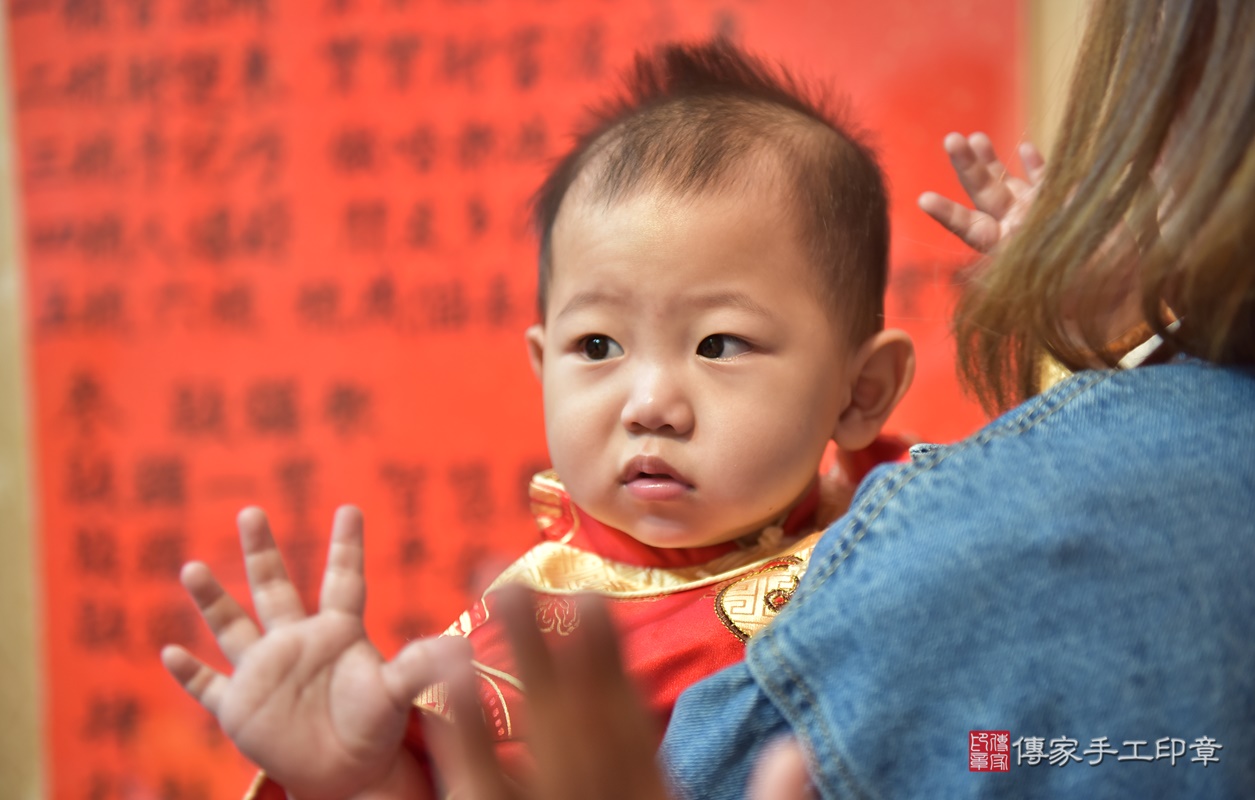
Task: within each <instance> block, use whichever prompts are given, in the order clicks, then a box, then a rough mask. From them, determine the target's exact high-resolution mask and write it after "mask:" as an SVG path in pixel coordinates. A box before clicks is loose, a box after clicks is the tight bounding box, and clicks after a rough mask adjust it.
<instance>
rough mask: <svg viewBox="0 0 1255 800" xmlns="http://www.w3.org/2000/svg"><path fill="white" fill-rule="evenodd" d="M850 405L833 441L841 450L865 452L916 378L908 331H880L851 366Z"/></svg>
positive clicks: (838, 422)
mask: <svg viewBox="0 0 1255 800" xmlns="http://www.w3.org/2000/svg"><path fill="white" fill-rule="evenodd" d="M849 374H850V375H851V376H852V380H851V384H850V387H851V388H850V403H849V405H847V406H846V407H845V410H844V411H842V412H841V416H840V417H839V418H838V419H837V427H836V430H835V431H833V436H832V438H833V439H834V440H835V441H836V443H837V446H838V447H840V448H841V449H842V450H862V449H863V448H864V447H867V446H868V445H870V444H871V443H872V441H873V440H875V438H876V437H877V436H878V435H879V434H880V429H881V428H883V427H884V425H885V421H886V420H888V419H889V415H890V414H891V413H892V412H893V409H895V408H897V405H898V403H899V402H900V401H901V400H902V396H903V395H905V394H906V390H907V389H908V388H910V385H911V379H912V378H914V377H915V345H914V344H913V343H912V342H911V337H910V336H908V335H907V334H906V332H905V331H899V330H886V331H880V332H879V333H877V334H876V335H875V336H873V337H871V338H870V339H868V340H867V341H866V342H864V343H863V346H862V347H860V348H859V349H858V352H857V353H855V354H854V359H853V360H852V361H851V362H850V371H849Z"/></svg>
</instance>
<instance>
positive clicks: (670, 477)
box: [619, 456, 693, 500]
mask: <svg viewBox="0 0 1255 800" xmlns="http://www.w3.org/2000/svg"><path fill="white" fill-rule="evenodd" d="M619 480H620V481H621V482H622V483H623V485H624V486H625V487H626V488H627V489H628V491H629V492H630V493H631V494H632V495H633V496H635V497H637V498H638V499H641V500H673V499H676V498H678V497H682V496H684V495H685V494H687V493H688V492H690V491H692V489H693V484H692V483H690V482H689V481H688V479H686V478H685V477H684V476H683V475H681V474H680V472H679V470H677V469H675V468H674V467H672V466H671V465H670V464H668V463H667V462H666V461H664V460H663V459H661V458H659V457H658V456H636V457H635V458H633V459H632V460H631V461H629V462H628V463H627V464H626V465H624V467H623V471H622V472H621V473H620V476H619Z"/></svg>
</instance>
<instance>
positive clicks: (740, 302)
mask: <svg viewBox="0 0 1255 800" xmlns="http://www.w3.org/2000/svg"><path fill="white" fill-rule="evenodd" d="M628 299H629V293H627V292H612V291H607V290H605V289H588V290H585V291H582V292H578V293H576V294H575V295H574V296H572V297H571V299H570V300H568V301H567V302H566V305H564V306H563V307H562V310H561V311H559V312H558V316H557V317H556V319H561V318H562V317H564V316H566V315H567V314H573V313H575V312H576V311H579V310H580V309H584V308H589V307H590V306H598V305H609V306H614V305H625V304H626V303H627V302H628ZM677 300H678V302H680V303H682V304H683V305H684V306H687V307H689V308H698V309H702V310H707V309H711V308H724V307H732V308H739V309H741V310H743V311H748V312H749V313H751V314H755V315H757V316H760V317H766V318H768V319H771V318H774V316H775V315H774V314H772V313H771V311H769V310H768V309H767V307H766V306H764V305H762V304H761V303H759V302H757V301H755V300H754V298H752V297H750V296H749V295H748V294H746V293H745V292H737V291H726V292H705V293H701V294H685V295H681V296H680V297H679V298H677Z"/></svg>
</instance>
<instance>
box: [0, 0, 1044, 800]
mask: <svg viewBox="0 0 1255 800" xmlns="http://www.w3.org/2000/svg"><path fill="white" fill-rule="evenodd" d="M8 13H9V15H10V20H11V31H12V41H13V46H12V58H13V75H14V82H15V86H14V94H15V97H16V108H17V127H18V154H19V159H20V163H19V172H20V175H21V180H22V199H23V216H24V219H25V223H24V227H25V238H24V245H23V249H24V257H25V264H26V269H27V280H26V285H27V291H28V299H27V303H28V309H29V312H28V320H29V331H28V334H29V336H28V340H29V341H30V343H31V344H30V347H31V353H30V359H29V363H31V364H32V365H33V367H32V369H33V375H32V392H33V400H34V402H33V404H32V405H33V407H34V408H35V410H36V419H35V423H36V428H35V435H34V437H33V440H34V442H35V447H36V452H35V463H36V465H37V472H36V475H37V482H38V489H39V506H38V509H39V511H38V518H39V520H40V523H39V524H40V527H39V542H40V546H41V551H42V569H43V586H44V595H43V609H44V621H45V632H44V637H45V638H44V646H45V654H46V661H45V663H46V665H47V672H46V680H45V687H46V698H47V703H46V712H45V716H46V730H47V746H48V753H49V759H50V770H49V773H50V775H51V777H52V796H53V797H55V798H65V799H66V800H70V799H72V800H80V799H82V800H87V799H88V798H91V800H105V799H106V798H113V797H119V798H122V797H125V798H148V797H162V798H171V799H174V798H180V799H182V798H188V799H192V798H208V797H224V796H225V797H231V796H235V795H236V794H237V793H238V792H239V791H240V790H241V789H242V788H243V786H244V785H245V784H246V782H247V779H248V775H249V772H250V769H249V767H248V766H247V765H246V764H245V763H244V762H243V759H241V758H240V757H239V756H238V754H236V753H235V751H234V750H233V749H232V747H231V745H230V743H229V742H226V741H224V740H223V738H222V737H221V735H220V734H219V733H218V732H217V730H216V728H215V726H214V725H213V723H212V720H211V719H210V718H209V717H208V715H207V714H205V713H204V712H202V711H201V710H200V709H199V708H197V707H195V705H194V704H193V703H192V702H191V701H190V700H188V699H187V698H186V697H184V696H183V695H182V694H181V692H180V690H179V689H178V688H177V687H176V686H175V685H174V683H173V682H172V681H171V680H170V679H169V678H168V677H166V676H165V675H164V673H163V671H162V670H161V667H160V665H159V663H158V660H157V652H158V649H159V647H160V645H161V644H162V643H164V642H168V641H177V642H181V643H183V644H186V645H188V646H189V647H191V648H193V649H194V650H195V651H196V652H199V653H201V654H204V655H210V654H211V652H212V651H213V645H212V642H211V641H210V640H209V638H208V636H207V635H206V633H205V632H204V631H203V630H202V628H201V626H200V623H199V621H198V619H197V617H196V615H195V611H194V609H193V608H192V606H191V605H190V603H189V602H188V601H187V600H186V599H185V598H184V597H183V595H182V592H181V590H180V589H179V587H178V585H177V579H176V576H177V573H178V569H179V565H180V564H181V563H182V562H183V561H184V560H187V559H190V558H198V559H202V560H205V561H207V562H209V563H210V565H211V566H212V567H213V568H214V569H215V570H216V571H217V572H218V573H219V575H220V576H221V577H222V578H223V579H224V582H225V583H226V584H227V585H228V587H229V588H230V589H232V590H233V591H236V592H238V593H241V594H242V593H243V591H244V581H243V574H242V571H241V568H240V564H239V559H238V548H237V543H236V539H235V532H234V526H233V523H232V521H233V517H234V514H235V512H236V511H237V510H238V509H239V508H240V507H242V506H244V505H246V504H260V505H262V506H264V507H266V508H267V509H268V510H269V511H270V513H271V519H272V522H273V524H274V527H275V529H276V532H277V534H278V537H279V539H280V543H281V545H283V546H284V548H285V552H286V553H287V555H288V557H289V562H290V566H291V568H292V571H293V572H294V575H295V577H296V579H297V581H298V582H299V584H300V586H301V588H302V591H303V593H304V595H305V597H306V598H307V601H312V598H313V597H314V595H315V593H316V589H317V580H318V573H319V570H320V567H321V559H322V553H323V543H324V541H325V535H326V533H325V532H326V528H327V525H328V522H329V520H330V517H331V511H332V509H333V508H334V507H335V506H336V505H337V504H339V503H342V502H353V503H356V504H358V505H359V506H361V507H362V508H363V509H364V511H365V515H366V519H367V522H368V530H367V535H368V547H369V550H368V563H367V571H368V582H369V585H370V587H371V599H370V607H369V609H368V612H367V617H368V627H369V629H370V631H371V633H372V635H373V636H374V637H375V640H376V642H377V643H378V644H379V645H380V647H381V649H382V650H384V651H385V652H386V653H387V652H392V651H393V650H394V649H395V648H396V647H397V646H398V645H399V644H400V643H402V642H403V641H404V640H405V639H406V638H409V637H413V636H418V635H422V634H429V633H433V632H436V631H439V630H440V629H442V628H443V627H444V625H445V624H446V623H447V622H448V620H449V619H451V618H452V616H453V615H454V614H455V613H456V612H457V611H459V610H460V609H461V608H462V607H463V605H464V603H465V600H466V593H467V590H468V587H469V586H470V585H472V584H473V583H474V581H475V580H476V576H475V569H476V567H477V565H479V564H481V563H482V562H483V561H484V559H485V558H488V557H509V556H511V555H513V554H515V553H517V552H519V551H520V550H521V549H523V548H524V547H526V546H527V545H528V544H529V543H530V542H531V540H532V538H533V536H534V528H533V526H532V524H531V522H530V520H529V519H528V516H527V513H526V502H525V485H526V478H527V477H528V476H529V475H530V474H531V473H532V472H533V471H535V470H536V469H538V468H541V467H543V466H545V465H546V456H545V445H544V438H543V429H542V419H541V413H540V393H539V387H538V386H537V385H536V382H535V381H534V379H533V378H532V376H531V374H530V372H529V370H528V367H527V364H526V358H525V351H524V348H523V343H522V335H521V334H522V330H523V328H524V327H525V326H526V325H527V324H529V323H530V322H531V320H532V315H533V306H534V302H533V292H534V290H535V278H534V272H535V258H534V242H533V241H532V240H531V238H530V235H529V234H528V232H527V230H526V224H525V222H526V213H525V211H526V200H527V198H528V197H529V196H530V194H531V192H532V191H533V190H534V189H535V187H536V186H537V185H538V184H539V182H540V180H541V178H542V176H543V174H544V170H545V168H546V164H547V163H549V161H550V159H552V158H554V157H555V156H557V155H559V154H560V153H561V152H562V151H563V149H564V148H565V147H566V145H567V142H568V139H567V133H568V131H569V130H570V129H571V127H572V125H573V123H574V122H575V121H576V120H577V119H579V116H580V111H581V109H582V108H583V107H584V106H585V105H586V104H587V103H588V102H589V101H591V100H593V99H595V98H597V97H598V96H600V95H601V94H603V93H605V92H606V91H607V90H608V89H611V88H613V85H614V84H613V81H614V80H615V76H616V74H617V72H618V70H619V69H620V68H621V67H622V66H623V65H625V64H626V63H627V62H628V60H629V59H630V56H631V53H632V52H633V51H634V50H635V49H636V48H638V47H641V46H645V45H648V44H650V43H653V42H657V41H660V40H665V39H676V38H697V37H705V36H708V35H710V34H712V33H722V34H724V35H727V36H730V37H732V38H733V39H735V40H737V41H740V42H742V43H743V44H745V45H746V46H747V47H749V48H750V49H751V50H753V51H755V52H758V53H760V54H762V55H765V56H768V57H769V58H772V59H776V60H779V61H781V62H783V63H785V64H786V65H787V66H789V67H790V68H791V69H793V70H794V71H796V72H798V73H799V74H801V75H804V76H808V77H812V78H815V79H823V80H825V81H828V82H830V83H831V84H832V86H833V87H834V88H836V89H837V90H838V91H839V92H841V93H844V94H845V95H848V97H849V101H850V110H851V116H852V117H853V118H854V119H856V120H858V121H859V122H860V123H861V124H862V125H864V126H865V127H866V128H867V129H868V130H869V131H870V132H872V133H873V136H872V141H873V143H874V144H875V145H876V147H877V148H878V150H879V151H880V153H881V155H882V157H883V162H884V165H885V167H886V170H887V173H888V175H889V178H890V182H891V191H892V196H893V205H892V215H893V226H894V240H893V278H892V288H891V292H890V301H889V314H890V319H889V323H890V324H891V325H895V326H899V327H904V328H906V329H907V330H908V331H910V332H911V333H912V335H913V336H914V337H915V338H916V341H917V343H918V347H919V356H920V369H919V374H918V377H917V379H916V384H915V387H914V389H913V390H912V391H911V393H910V396H909V397H908V399H907V401H906V402H905V403H904V404H903V406H902V408H901V410H900V411H899V412H898V413H897V414H896V416H895V418H894V420H893V423H892V425H891V428H892V429H893V430H895V431H898V432H910V433H913V434H916V435H918V436H920V437H921V438H925V439H932V440H947V439H952V438H955V437H958V436H961V435H963V434H964V433H966V432H968V431H970V430H971V429H973V428H974V427H976V426H977V425H978V424H979V423H980V421H981V417H980V415H979V412H978V411H977V410H976V409H975V408H974V407H973V406H972V405H971V404H970V403H968V402H966V401H964V400H963V399H962V398H961V396H960V394H959V392H958V390H957V388H956V386H955V383H954V379H953V372H954V370H953V353H952V350H953V348H952V344H951V342H950V341H949V338H948V336H947V332H946V331H947V326H946V321H947V318H948V314H949V309H950V301H951V298H952V293H953V292H952V282H953V280H954V276H955V274H956V271H957V270H958V269H959V268H960V267H961V266H963V265H964V264H965V263H967V262H968V260H969V254H968V253H967V252H966V251H964V249H963V248H962V247H961V246H959V245H957V244H956V243H954V242H953V241H951V240H950V239H949V238H948V236H947V235H946V234H944V233H943V232H941V231H940V230H939V229H937V228H936V227H935V226H934V225H933V224H932V223H931V222H930V221H929V220H927V218H925V217H924V215H923V214H922V213H920V212H919V211H918V210H916V208H915V197H916V196H917V195H918V194H919V192H921V191H923V190H925V189H939V190H942V191H946V192H949V193H951V194H952V195H955V194H957V192H958V189H957V185H956V184H955V182H954V180H953V177H952V175H951V174H950V171H949V167H948V164H947V163H946V160H945V158H944V154H943V153H942V150H941V144H940V143H941V139H942V137H943V136H944V134H945V133H946V132H948V131H950V130H965V131H968V130H977V129H981V130H985V131H988V132H989V133H990V134H991V135H992V136H993V138H994V141H995V142H996V143H997V144H998V145H999V147H1000V149H1001V150H1002V151H1004V152H1007V153H1010V152H1013V149H1012V145H1013V143H1014V142H1015V141H1016V139H1017V138H1018V137H1019V135H1020V131H1021V129H1022V125H1023V123H1022V116H1023V115H1022V102H1021V88H1020V87H1021V85H1022V81H1021V80H1020V72H1021V68H1022V65H1021V58H1020V54H1021V49H1022V46H1021V39H1022V36H1021V33H1022V31H1021V28H1022V19H1021V11H1020V9H1019V6H1018V5H1017V4H1014V3H1006V2H1002V0H967V2H950V3H927V4H921V3H918V2H914V1H913V0H882V2H879V3H875V4H868V3H861V2H854V1H853V0H849V1H848V2H801V1H800V0H787V1H786V0H781V2H775V3H764V2H761V1H760V0H721V1H718V2H717V1H716V0H683V1H682V0H659V2H651V3H629V2H625V0H597V1H596V2H576V1H575V0H520V1H519V2H506V1H505V0H356V2H355V1H354V0H317V2H309V3H300V2H297V1H296V0H177V1H176V0H64V2H55V3H54V2H51V1H50V0H47V1H42V2H41V0H12V2H10V3H8ZM213 655H214V658H215V661H214V663H215V664H216V665H218V666H220V667H221V666H223V664H222V661H221V659H220V658H217V654H216V653H214V654H213Z"/></svg>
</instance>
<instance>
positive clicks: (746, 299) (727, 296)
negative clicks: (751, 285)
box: [684, 292, 774, 318]
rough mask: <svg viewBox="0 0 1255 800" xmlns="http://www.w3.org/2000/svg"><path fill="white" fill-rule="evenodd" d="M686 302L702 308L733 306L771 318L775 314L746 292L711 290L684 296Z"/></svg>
mask: <svg viewBox="0 0 1255 800" xmlns="http://www.w3.org/2000/svg"><path fill="white" fill-rule="evenodd" d="M684 302H685V303H686V304H689V305H693V306H696V307H698V308H702V309H708V308H719V307H721V306H731V307H733V308H739V309H742V310H744V311H748V312H750V313H751V314H757V315H758V316H760V317H769V318H770V317H773V316H774V315H773V314H772V313H771V311H769V310H768V309H767V307H766V306H764V305H762V304H761V303H758V302H757V301H755V300H754V298H752V297H750V296H749V295H748V294H745V293H744V292H709V293H706V294H699V295H689V296H686V297H685V298H684Z"/></svg>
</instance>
